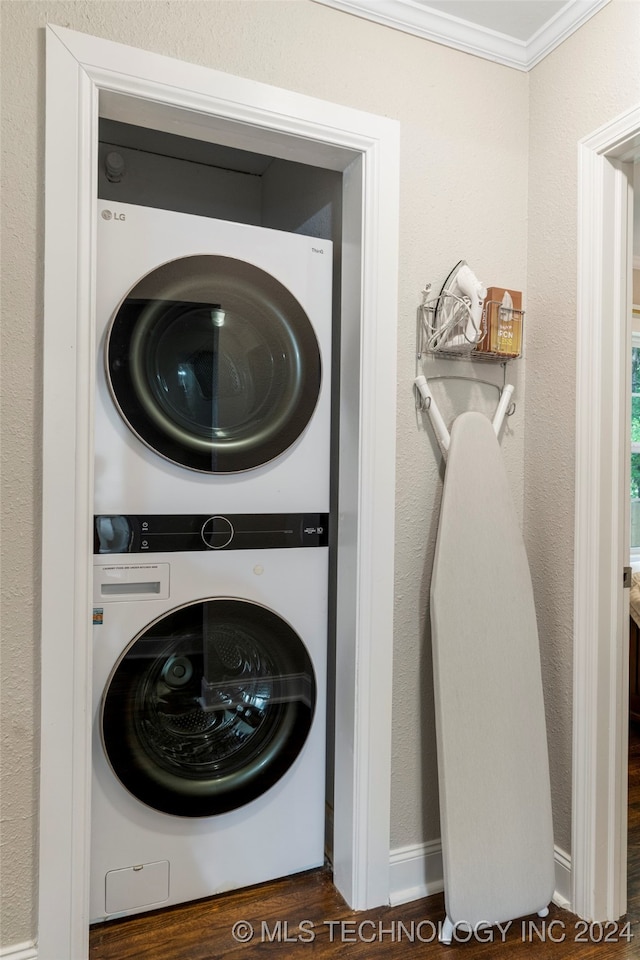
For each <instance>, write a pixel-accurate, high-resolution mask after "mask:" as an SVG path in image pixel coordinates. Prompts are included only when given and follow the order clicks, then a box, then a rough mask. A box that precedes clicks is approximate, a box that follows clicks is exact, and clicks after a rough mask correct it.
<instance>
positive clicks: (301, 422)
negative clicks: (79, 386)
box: [105, 256, 321, 473]
mask: <svg viewBox="0 0 640 960" xmlns="http://www.w3.org/2000/svg"><path fill="white" fill-rule="evenodd" d="M105 359H106V368H107V378H108V381H109V384H110V388H111V392H112V395H113V397H114V399H115V401H116V404H117V407H118V410H119V412H120V414H121V416H122V417H123V418H124V420H125V422H126V423H127V425H128V426H129V427H130V429H131V430H132V431H133V432H134V433H135V434H136V435H137V436H138V437H139V439H140V440H142V441H143V442H144V443H146V444H147V445H148V446H149V447H151V448H152V449H153V450H155V451H156V452H157V453H159V454H160V455H161V456H163V457H166V458H167V459H168V460H171V461H173V462H174V463H177V464H180V465H182V466H185V467H189V468H190V469H193V470H200V471H204V472H207V473H229V472H236V471H242V470H249V469H252V468H253V467H257V466H260V465H261V464H264V463H267V462H269V461H271V460H273V459H275V458H276V457H278V456H279V455H280V454H282V453H283V452H284V451H285V450H286V449H287V448H288V447H290V446H291V444H293V443H294V442H295V441H296V439H297V438H298V437H299V436H300V434H301V433H302V432H303V431H304V429H305V427H306V426H307V424H308V422H309V420H310V419H311V416H312V414H313V411H314V409H315V406H316V403H317V400H318V396H319V393H320V384H321V358H320V349H319V346H318V341H317V338H316V335H315V332H314V330H313V326H312V324H311V322H310V320H309V318H308V316H307V314H306V313H305V311H304V310H303V308H302V306H301V305H300V303H299V302H298V301H297V300H296V298H295V297H294V296H293V295H292V294H291V293H290V292H289V290H287V289H286V287H284V286H283V285H282V284H281V283H280V282H279V281H278V280H276V279H275V278H274V277H272V276H271V275H270V274H268V273H265V271H263V270H260V269H258V267H255V266H254V265H253V264H250V263H245V262H244V261H242V260H237V259H232V258H230V257H220V256H199V257H185V258H182V259H179V260H174V261H171V262H170V263H167V264H164V265H163V266H162V267H159V268H158V269H157V270H154V271H152V272H151V273H150V274H148V275H147V276H146V277H144V278H143V279H142V280H141V281H140V282H139V283H138V284H137V285H136V286H135V287H134V288H133V289H132V290H131V291H130V292H129V294H128V296H127V297H126V299H125V300H124V301H123V302H122V304H121V305H120V307H119V309H118V310H117V312H116V315H115V317H114V319H113V321H112V324H111V328H110V330H109V333H108V336H107V343H106V358H105Z"/></svg>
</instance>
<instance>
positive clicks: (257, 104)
mask: <svg viewBox="0 0 640 960" xmlns="http://www.w3.org/2000/svg"><path fill="white" fill-rule="evenodd" d="M46 98H47V99H46V104H47V116H46V171H45V175H46V199H45V212H46V224H45V293H44V299H45V351H44V424H43V518H42V530H43V545H42V550H43V567H42V569H43V591H42V626H41V633H42V734H41V781H40V865H39V867H40V868H39V908H38V909H39V918H38V919H39V930H38V955H39V958H40V960H60V958H61V957H73V960H82V958H85V957H86V956H87V950H88V926H87V924H88V860H89V836H90V781H91V737H90V732H91V731H90V726H91V711H92V697H91V650H90V645H89V641H90V622H91V620H90V614H91V589H90V584H91V578H90V570H91V559H92V557H91V539H92V538H91V520H92V517H91V514H92V486H93V484H92V461H93V452H92V398H93V390H94V373H93V371H94V361H95V346H94V338H93V322H92V318H93V310H94V306H93V301H94V269H95V247H94V237H95V222H94V218H95V204H94V198H95V194H96V190H95V177H96V151H97V123H98V116H99V110H100V105H99V104H100V101H102V103H103V108H104V109H107V106H108V108H109V109H112V108H113V106H114V104H115V105H116V107H118V108H120V109H122V110H123V111H124V110H125V107H126V108H128V109H130V110H131V111H132V112H131V116H132V117H133V118H134V122H139V123H141V124H145V123H149V122H151V120H150V119H149V117H150V116H151V114H153V115H154V119H153V122H154V123H155V122H156V121H157V120H158V119H159V118H160V119H161V118H162V117H163V116H164V119H165V122H166V123H171V124H172V127H171V128H172V129H173V130H175V126H174V124H175V121H176V119H177V120H178V121H179V122H180V123H181V124H182V128H181V129H182V132H184V130H185V129H186V128H187V127H189V125H192V128H193V130H194V131H198V132H197V134H196V135H198V136H199V137H200V138H201V139H214V140H216V141H217V142H220V143H226V144H228V145H231V146H237V147H242V148H244V149H254V150H257V151H258V152H261V153H270V154H271V155H273V156H280V157H286V158H288V159H292V160H297V161H300V162H312V163H313V164H314V165H315V166H324V167H326V168H330V169H334V170H342V171H343V172H344V177H343V183H344V186H343V205H344V219H343V289H342V298H343V304H347V305H348V309H343V316H342V334H343V335H342V348H341V349H342V374H341V399H340V421H341V432H343V433H344V436H345V438H346V440H345V443H344V445H343V451H344V455H343V456H341V461H340V471H339V501H340V502H339V511H340V516H339V519H340V523H339V535H338V547H337V550H338V568H339V569H338V581H339V592H338V597H337V613H336V616H337V659H338V668H339V669H338V673H339V676H338V682H337V684H336V757H335V781H336V792H335V805H334V821H335V822H334V882H335V883H336V885H337V886H338V888H339V889H340V891H341V893H342V894H343V896H344V897H345V899H346V900H347V902H348V903H349V904H350V905H351V906H352V907H354V908H356V909H364V908H367V907H371V906H375V905H378V904H381V903H386V902H387V901H388V897H389V821H390V776H391V730H390V720H391V656H392V636H393V555H394V521H393V517H394V477H395V401H396V364H395V354H396V316H397V256H398V254H397V249H398V205H399V198H398V180H399V125H398V123H397V122H396V121H393V120H389V119H387V118H383V117H377V116H374V115H371V114H367V113H363V112H361V111H358V110H353V109H350V108H347V107H342V106H337V105H335V104H330V103H326V102H324V101H320V100H316V99H313V98H311V97H306V96H302V95H299V94H295V93H292V92H289V91H286V90H281V89H277V88H274V87H270V86H267V85H265V84H260V83H255V82H253V81H248V80H244V79H242V78H238V77H231V76H228V75H226V74H222V73H219V72H218V71H215V70H210V69H207V68H204V67H199V66H194V65H190V64H186V63H182V62H181V61H177V60H172V59H170V58H167V57H163V56H160V55H157V54H152V53H149V52H146V51H142V50H135V49H133V48H130V47H126V46H123V45H121V44H117V43H112V42H111V41H107V40H101V39H98V38H95V37H91V36H88V35H85V34H80V33H75V32H74V31H71V30H68V29H66V28H61V27H53V26H50V27H48V28H47V83H46ZM131 98H134V99H131ZM105 105H106V106H105ZM191 135H194V134H193V133H192V134H191Z"/></svg>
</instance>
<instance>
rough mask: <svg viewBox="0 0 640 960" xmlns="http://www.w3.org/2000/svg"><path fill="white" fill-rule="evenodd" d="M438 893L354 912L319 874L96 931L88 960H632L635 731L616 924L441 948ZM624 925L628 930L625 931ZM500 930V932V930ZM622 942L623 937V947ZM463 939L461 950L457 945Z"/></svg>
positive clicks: (637, 893)
mask: <svg viewBox="0 0 640 960" xmlns="http://www.w3.org/2000/svg"><path fill="white" fill-rule="evenodd" d="M443 917H444V900H443V897H442V895H441V894H439V895H437V896H433V897H428V898H427V899H424V900H417V901H413V902H412V903H407V904H403V905H401V906H396V907H381V908H378V909H375V910H366V911H364V912H360V913H357V912H354V911H352V910H350V909H349V908H348V907H347V905H346V904H345V903H344V901H343V900H342V898H341V897H340V896H339V894H338V893H337V891H336V890H335V888H334V887H333V885H332V883H331V874H330V871H329V870H328V869H322V870H315V871H311V872H309V873H306V874H302V875H299V876H297V877H293V878H288V879H285V880H277V881H274V882H272V883H268V884H264V885H262V886H258V887H251V888H248V889H245V890H239V891H236V892H233V893H227V894H224V895H221V896H219V897H211V898H209V899H206V900H199V901H198V902H196V903H190V904H185V905H183V906H179V907H173V908H168V909H166V910H156V911H153V912H149V913H145V914H141V915H140V916H137V917H132V918H129V919H127V920H115V921H111V922H109V923H103V924H96V925H95V926H94V927H92V929H91V931H90V954H89V956H90V960H252V958H253V957H257V956H258V955H259V956H260V957H273V958H278V960H306V958H309V960H310V958H311V957H313V958H314V960H334V958H337V957H338V956H340V955H341V953H342V951H343V950H345V949H347V950H348V951H349V957H350V958H352V960H376V958H379V960H399V958H404V957H411V956H414V957H418V956H424V955H425V952H428V955H429V957H433V958H434V960H437V958H438V957H443V958H444V957H449V958H450V957H451V951H452V950H455V951H456V952H458V951H464V956H465V957H466V958H467V960H476V958H478V960H488V958H493V957H495V956H497V955H499V953H498V952H499V951H500V950H502V951H508V954H509V958H510V960H511V958H512V957H513V958H514V960H519V958H525V957H526V958H535V960H596V958H597V960H630V958H632V957H633V958H637V957H640V726H637V725H631V729H630V735H629V910H628V914H627V916H626V917H625V918H624V919H623V920H622V921H620V922H619V923H617V924H603V925H600V924H595V925H593V926H592V927H589V926H588V925H587V924H586V923H584V922H583V921H579V920H577V918H576V917H574V916H573V915H572V914H570V913H567V912H566V911H563V910H560V909H559V908H558V907H555V906H553V905H552V906H551V911H550V914H549V916H548V917H547V918H546V919H545V920H541V919H540V918H539V917H536V916H532V917H527V918H524V919H523V920H517V921H514V922H513V923H512V924H510V925H509V927H508V929H505V930H504V931H503V930H501V929H499V928H492V929H491V930H488V931H481V932H479V933H478V934H477V935H476V936H472V937H471V938H470V939H468V937H469V935H468V934H466V933H464V932H462V931H461V932H460V933H459V934H458V936H457V940H456V941H454V944H453V945H452V946H450V947H445V946H442V945H441V944H440V943H439V942H438V930H439V924H440V923H441V922H442V920H443ZM626 921H628V924H627V923H626ZM505 926H506V925H505ZM625 934H626V935H629V936H630V937H631V939H627V938H626V936H625ZM464 941H467V942H464Z"/></svg>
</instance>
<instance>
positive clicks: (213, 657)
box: [102, 599, 316, 817]
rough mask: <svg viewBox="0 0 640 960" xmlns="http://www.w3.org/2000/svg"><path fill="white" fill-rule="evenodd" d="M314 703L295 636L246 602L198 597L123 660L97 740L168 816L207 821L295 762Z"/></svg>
mask: <svg viewBox="0 0 640 960" xmlns="http://www.w3.org/2000/svg"><path fill="white" fill-rule="evenodd" d="M315 701H316V685H315V677H314V672H313V667H312V664H311V661H310V659H309V655H308V653H307V650H306V648H305V646H304V644H303V642H302V640H301V639H300V637H299V636H298V635H297V633H296V632H295V631H294V630H293V629H292V628H291V627H290V626H289V624H287V623H286V622H285V621H284V620H282V619H281V618H280V617H278V616H277V615H276V614H275V613H274V612H273V611H271V610H269V609H267V608H266V607H263V606H261V605H260V604H256V603H251V602H249V601H245V600H235V599H215V600H201V601H197V602H194V603H190V604H188V605H186V606H183V607H179V608H177V609H175V610H173V611H171V612H170V613H168V614H166V615H165V616H163V617H161V618H159V619H158V620H156V621H155V622H154V623H153V624H151V625H150V626H149V627H148V628H147V629H146V630H145V631H144V632H143V633H141V634H140V635H139V636H138V637H136V638H135V639H134V640H133V641H132V643H131V644H130V645H129V647H128V648H127V650H126V651H125V652H124V654H123V655H122V657H121V658H120V660H119V662H118V663H117V664H116V666H115V668H114V670H113V672H112V674H111V677H110V679H109V682H108V684H107V687H106V689H105V692H104V695H103V700H102V739H103V744H104V748H105V751H106V754H107V757H108V759H109V763H110V765H111V767H112V769H113V771H114V773H115V774H116V776H117V777H118V779H119V780H120V781H121V783H122V784H123V786H124V787H126V789H127V790H129V792H130V793H132V794H133V795H134V796H135V797H137V798H138V799H139V800H141V801H142V802H143V803H145V804H147V805H148V806H150V807H153V808H154V809H156V810H160V811H162V812H164V813H169V814H174V815H176V816H183V817H207V816H212V815H214V814H220V813H226V812H228V811H229V810H234V809H236V808H237V807H240V806H243V805H244V804H245V803H249V802H250V801H251V800H254V799H256V798H257V797H259V796H261V795H262V794H263V793H265V792H266V791H267V790H268V789H269V788H270V787H272V786H273V785H274V784H275V783H276V782H277V781H278V780H279V779H280V777H282V776H283V775H284V774H285V773H286V771H287V770H288V769H289V767H290V766H291V764H292V763H293V762H294V760H295V759H296V757H297V756H298V754H299V753H300V751H301V750H302V747H303V745H304V743H305V741H306V739H307V736H308V733H309V730H310V728H311V723H312V720H313V713H314V707H315Z"/></svg>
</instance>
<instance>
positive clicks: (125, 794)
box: [90, 514, 328, 922]
mask: <svg viewBox="0 0 640 960" xmlns="http://www.w3.org/2000/svg"><path fill="white" fill-rule="evenodd" d="M326 542H327V532H326V516H324V515H318V514H316V515H294V514H289V515H274V514H270V515H228V516H224V517H223V516H217V517H206V516H192V515H189V516H175V515H174V516H166V515H163V516H153V515H144V516H131V515H129V516H123V515H121V516H115V515H114V516H104V515H103V516H99V517H97V518H96V546H95V550H96V556H95V566H94V578H95V579H94V597H95V600H94V602H95V607H94V628H93V637H94V657H93V659H94V679H93V684H94V687H93V689H94V698H93V701H94V702H93V706H94V715H93V728H94V736H93V788H92V828H91V833H92V841H91V904H90V916H91V920H92V922H95V921H101V920H104V919H107V918H112V917H114V916H125V915H128V914H135V913H139V912H142V911H145V910H149V909H154V908H157V907H161V906H168V905H171V904H176V903H181V902H185V901H189V900H193V899H197V898H200V897H206V896H210V895H213V894H217V893H220V892H222V891H226V890H231V889H234V888H238V887H242V886H247V885H250V884H254V883H258V882H263V881H266V880H269V879H273V878H275V877H279V876H285V875H289V874H291V873H295V872H297V871H301V870H305V869H309V868H311V867H315V866H318V865H320V864H322V862H323V858H324V818H325V741H326V735H325V722H326V659H327V582H328V569H327V568H328V556H327V554H328V548H327V546H326ZM143 543H146V548H144V549H146V551H147V554H148V555H147V556H142V555H141V550H142V545H143Z"/></svg>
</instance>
